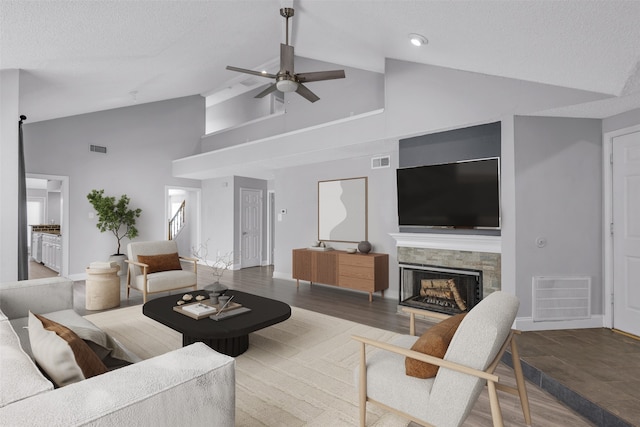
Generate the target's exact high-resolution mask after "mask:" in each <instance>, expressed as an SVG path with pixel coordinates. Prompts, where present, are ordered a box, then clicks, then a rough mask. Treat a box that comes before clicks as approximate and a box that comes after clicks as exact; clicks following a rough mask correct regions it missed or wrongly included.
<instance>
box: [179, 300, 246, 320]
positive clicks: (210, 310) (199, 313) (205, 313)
mask: <svg viewBox="0 0 640 427" xmlns="http://www.w3.org/2000/svg"><path fill="white" fill-rule="evenodd" d="M219 305H220V304H211V303H210V300H203V301H196V302H192V303H189V304H183V305H176V306H175V307H173V311H177V312H178V313H181V314H184V315H185V316H189V317H191V318H192V319H196V320H200V319H204V318H207V317H209V316H211V315H212V314H216V313H217V312H218V310H219V309H220V307H219ZM240 307H242V304H238V303H236V302H233V301H232V302H230V303H229V305H227V306H226V307H225V308H223V309H222V312H221V313H220V316H222V315H223V314H225V313H226V312H229V311H232V310H235V309H238V308H240Z"/></svg>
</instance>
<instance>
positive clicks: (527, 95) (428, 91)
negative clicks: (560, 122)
mask: <svg viewBox="0 0 640 427" xmlns="http://www.w3.org/2000/svg"><path fill="white" fill-rule="evenodd" d="M385 76H386V80H385V87H386V103H385V110H386V119H387V132H388V133H387V136H389V137H391V136H398V137H401V136H406V135H419V134H422V133H425V132H435V131H438V130H444V129H452V128H457V127H460V126H468V125H472V124H478V123H487V122H495V121H498V120H500V119H501V118H503V117H504V116H506V115H516V114H521V115H525V114H531V113H534V112H536V111H541V110H546V109H548V108H552V107H554V106H559V105H572V104H579V103H582V102H588V101H593V100H597V99H602V98H605V97H607V95H604V94H599V93H594V92H587V91H579V90H575V89H568V88H562V87H558V86H551V85H545V84H540V83H534V82H527V81H524V80H515V79H509V78H505V77H497V76H489V75H486V74H479V73H471V72H468V71H460V70H453V69H450V68H443V67H436V66H431V65H421V64H415V63H411V62H404V61H398V60H393V59H387V61H386V69H385Z"/></svg>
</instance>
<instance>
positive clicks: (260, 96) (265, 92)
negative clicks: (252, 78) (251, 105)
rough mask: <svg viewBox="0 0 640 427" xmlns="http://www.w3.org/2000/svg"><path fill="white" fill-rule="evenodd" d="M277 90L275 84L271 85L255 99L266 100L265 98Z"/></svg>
mask: <svg viewBox="0 0 640 427" xmlns="http://www.w3.org/2000/svg"><path fill="white" fill-rule="evenodd" d="M276 89H277V86H276V84H275V83H273V84H270V85H269V87H267V88H266V89H265V90H263V91H262V92H260V93H259V94H257V95H256V96H254V98H264V97H265V96H267V95H269V94H270V93H271V92H275V90H276Z"/></svg>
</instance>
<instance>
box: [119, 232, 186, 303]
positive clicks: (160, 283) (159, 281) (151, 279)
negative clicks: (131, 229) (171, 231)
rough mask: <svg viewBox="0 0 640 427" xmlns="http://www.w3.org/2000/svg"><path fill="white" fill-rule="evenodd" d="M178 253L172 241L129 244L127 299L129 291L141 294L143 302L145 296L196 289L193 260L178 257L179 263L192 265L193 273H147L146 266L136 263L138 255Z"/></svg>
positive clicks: (182, 271)
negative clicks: (183, 262) (185, 262)
mask: <svg viewBox="0 0 640 427" xmlns="http://www.w3.org/2000/svg"><path fill="white" fill-rule="evenodd" d="M172 253H178V245H177V244H176V242H175V241H174V240H159V241H154V242H131V243H129V244H128V245H127V254H128V256H129V259H128V260H125V262H127V263H128V264H129V266H128V268H127V298H129V291H130V290H131V289H135V290H137V291H140V292H142V298H143V301H144V302H147V295H149V294H155V293H158V292H167V291H173V290H176V289H182V288H193V289H194V290H196V289H197V286H198V285H197V278H198V264H197V261H198V260H197V259H195V258H186V257H180V261H181V263H182V261H187V262H192V263H193V271H188V270H170V271H159V272H157V273H149V272H148V268H149V266H148V265H147V264H144V263H142V262H139V261H138V255H163V254H172Z"/></svg>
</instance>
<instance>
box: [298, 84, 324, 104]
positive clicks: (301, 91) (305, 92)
mask: <svg viewBox="0 0 640 427" xmlns="http://www.w3.org/2000/svg"><path fill="white" fill-rule="evenodd" d="M296 92H297V93H298V95H300V96H302V97H303V98H305V99H306V100H307V101H310V102H316V101H317V100H319V99H320V98H318V96H317V95H316V94H315V93H313V92H311V91H310V90H309V88H307V87H306V86H305V85H303V84H301V83H299V84H298V89H297V90H296Z"/></svg>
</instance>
